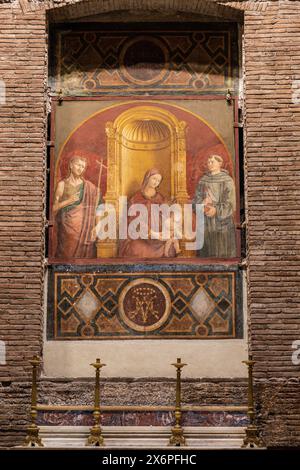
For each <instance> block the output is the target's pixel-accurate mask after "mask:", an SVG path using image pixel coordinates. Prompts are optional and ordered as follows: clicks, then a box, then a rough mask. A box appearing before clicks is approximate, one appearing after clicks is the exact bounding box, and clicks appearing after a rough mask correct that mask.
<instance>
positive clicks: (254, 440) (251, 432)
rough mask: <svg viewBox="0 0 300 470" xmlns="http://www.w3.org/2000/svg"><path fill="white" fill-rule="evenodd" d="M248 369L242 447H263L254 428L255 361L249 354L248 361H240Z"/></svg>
mask: <svg viewBox="0 0 300 470" xmlns="http://www.w3.org/2000/svg"><path fill="white" fill-rule="evenodd" d="M242 362H243V363H244V364H246V366H247V367H248V412H247V414H248V416H249V424H248V426H247V428H246V430H245V433H246V436H245V438H244V440H243V444H242V447H250V448H251V449H252V448H254V447H263V446H264V443H263V441H262V439H261V437H260V433H259V429H258V427H257V426H256V423H255V422H256V417H255V405H254V394H253V367H254V364H255V361H253V358H252V354H249V359H248V361H242Z"/></svg>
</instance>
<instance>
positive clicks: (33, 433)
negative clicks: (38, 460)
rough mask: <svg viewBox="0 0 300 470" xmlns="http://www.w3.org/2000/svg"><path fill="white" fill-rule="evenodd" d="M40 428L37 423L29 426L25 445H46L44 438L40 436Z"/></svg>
mask: <svg viewBox="0 0 300 470" xmlns="http://www.w3.org/2000/svg"><path fill="white" fill-rule="evenodd" d="M39 430H40V428H39V427H38V426H37V425H36V424H31V425H30V426H29V427H28V428H27V436H26V438H25V441H24V447H44V444H43V442H42V439H41V438H40V436H39Z"/></svg>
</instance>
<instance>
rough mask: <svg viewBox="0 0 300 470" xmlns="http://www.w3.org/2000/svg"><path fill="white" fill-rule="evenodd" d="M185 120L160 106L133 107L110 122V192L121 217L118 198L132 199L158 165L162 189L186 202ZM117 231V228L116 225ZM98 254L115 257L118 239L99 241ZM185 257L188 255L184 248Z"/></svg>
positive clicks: (108, 199)
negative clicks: (146, 174)
mask: <svg viewBox="0 0 300 470" xmlns="http://www.w3.org/2000/svg"><path fill="white" fill-rule="evenodd" d="M185 129H186V123H185V122H184V121H179V120H178V119H177V117H176V116H174V114H172V113H171V112H169V111H167V110H166V109H164V108H161V107H159V106H134V107H132V108H130V109H129V110H127V111H125V112H123V113H122V114H120V115H119V116H118V117H117V118H116V119H115V121H114V122H107V124H106V135H107V192H106V195H105V197H104V200H105V203H108V204H109V205H110V206H113V207H114V209H115V212H116V215H117V220H119V213H120V209H121V208H120V207H119V198H120V196H127V198H128V199H129V198H130V197H131V196H132V195H133V194H134V193H135V192H136V191H138V190H139V189H140V187H141V182H142V180H143V177H144V174H145V173H146V171H147V170H149V169H150V168H157V169H158V170H159V171H160V172H161V174H162V176H163V180H162V183H161V185H160V192H161V193H162V194H163V195H164V196H165V197H166V198H167V199H169V200H175V201H176V202H177V203H178V204H180V205H182V206H183V205H184V204H185V203H187V202H188V199H189V198H188V193H187V189H186V138H185ZM117 234H118V228H117ZM96 246H97V257H98V258H115V257H117V254H118V240H111V239H105V240H98V241H97V242H96ZM182 253H183V256H186V253H184V250H183V251H182Z"/></svg>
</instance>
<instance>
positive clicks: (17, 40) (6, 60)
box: [0, 0, 300, 446]
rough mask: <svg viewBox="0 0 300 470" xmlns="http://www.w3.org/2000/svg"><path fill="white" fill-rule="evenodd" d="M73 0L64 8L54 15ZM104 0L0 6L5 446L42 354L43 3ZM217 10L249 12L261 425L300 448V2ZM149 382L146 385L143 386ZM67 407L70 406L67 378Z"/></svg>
mask: <svg viewBox="0 0 300 470" xmlns="http://www.w3.org/2000/svg"><path fill="white" fill-rule="evenodd" d="M71 3H72V4H74V5H70V6H69V7H68V8H69V13H68V10H66V8H61V9H60V8H57V7H58V6H61V5H65V4H71ZM99 3H100V2H92V1H81V2H78V1H69V2H68V1H66V2H61V1H59V0H57V1H53V2H42V1H40V2H28V1H26V0H22V2H20V3H19V2H17V1H15V2H13V3H10V2H1V3H0V25H1V26H0V58H1V61H0V79H1V80H2V81H4V82H5V84H6V95H7V98H6V104H1V107H0V144H1V145H0V180H1V181H0V192H1V197H0V257H1V258H0V334H1V336H0V339H1V340H4V341H5V343H6V347H7V365H1V366H0V380H1V381H2V382H1V384H0V403H1V410H2V413H1V417H0V430H1V436H0V446H6V445H7V446H8V445H14V444H15V443H20V442H21V440H22V438H23V435H24V427H25V424H26V417H27V415H26V413H27V412H28V406H27V405H28V401H29V383H28V379H29V368H28V359H29V358H30V357H31V356H32V355H33V354H34V353H37V354H39V353H40V352H41V348H42V326H43V325H42V323H43V308H42V305H43V277H44V267H43V256H44V255H43V250H44V243H43V227H44V215H43V207H44V181H45V127H46V126H45V122H46V111H45V99H46V92H45V91H46V86H45V83H46V81H45V77H46V69H47V63H46V18H45V7H47V8H48V9H49V8H50V9H51V8H52V9H53V11H54V10H55V11H57V13H55V15H54V17H56V18H60V16H61V15H65V14H70V15H73V17H76V16H82V15H83V14H91V13H99V11H100V10H99ZM151 3H152V2H151V1H150V0H145V1H143V2H142V1H139V2H135V1H130V0H128V1H126V2H125V1H114V2H111V3H110V2H104V3H103V10H104V8H105V11H110V10H112V9H118V8H120V7H121V8H122V9H124V8H125V9H126V8H128V9H135V8H140V7H141V5H143V8H144V9H146V7H147V6H148V8H150V6H151ZM222 3H223V4H226V5H230V6H232V7H238V8H241V9H244V15H245V17H244V21H245V91H246V100H245V120H246V131H245V154H246V186H247V202H248V211H247V222H248V280H249V282H248V302H249V305H248V308H249V318H250V340H251V348H252V351H253V354H254V358H255V359H256V360H257V361H258V363H257V367H256V375H255V377H256V392H257V397H258V410H259V413H260V422H261V425H262V429H263V432H264V436H265V439H266V441H267V443H268V444H269V445H278V444H286V445H296V444H298V445H299V444H300V419H299V417H300V379H299V366H293V365H292V362H291V354H292V347H291V344H292V342H293V341H294V340H296V339H300V315H299V313H300V308H299V303H300V302H299V290H300V289H299V286H300V278H299V273H298V270H299V267H300V256H299V252H298V251H299V250H298V246H299V244H300V214H299V209H298V200H297V197H298V195H299V189H298V185H297V181H298V179H300V173H299V170H300V165H299V163H298V162H297V157H298V154H299V150H300V143H299V142H300V139H299V137H300V135H299V134H300V105H299V103H298V104H297V102H296V101H295V100H294V102H293V99H292V97H293V84H294V87H296V86H297V82H296V80H299V79H300V76H299V70H300V41H299V39H300V1H298V0H294V1H288V0H271V1H268V2H261V1H258V0H257V1H254V0H252V1H251V0H249V1H244V2H242V1H240V2H225V1H223V2H222ZM96 5H98V10H97V11H95V7H96ZM155 6H156V9H158V10H160V9H163V8H165V9H167V10H170V9H173V10H183V9H185V10H186V9H187V8H189V9H190V10H192V11H196V10H197V11H199V12H200V13H203V14H210V15H214V16H217V15H219V14H221V11H222V14H223V15H228V16H227V17H230V16H231V17H233V16H234V15H236V18H238V17H240V13H238V14H237V13H235V12H234V10H230V11H229V10H226V8H225V6H224V5H223V6H221V7H220V6H218V5H216V2H215V1H212V0H211V1H208V0H205V1H202V2H196V1H195V2H184V1H180V0H178V1H171V0H168V1H165V2H162V1H156V2H155ZM298 83H299V82H298ZM295 91H296V89H294V97H295V96H296V93H295ZM143 384H144V387H145V388H144V389H145V390H147V389H148V385H149V384H148V383H147V381H145V382H144V383H143ZM47 387H48V388H47ZM50 387H54V388H55V383H54V382H53V381H52V382H49V383H47V381H45V382H44V385H43V390H46V389H47V393H50V392H49V390H50ZM70 387H71V388H72V387H73V385H72V384H71V385H70ZM232 387H233V385H232V383H230V384H228V382H224V383H223V384H222V386H220V383H218V382H214V381H212V382H211V384H210V385H209V386H208V387H206V386H204V385H203V383H202V382H201V381H199V386H198V388H197V390H198V391H199V402H200V403H201V401H202V396H204V395H205V396H207V402H213V401H214V400H217V401H218V400H220V401H222V400H223V401H224V402H225V398H224V395H223V391H222V393H221V390H223V388H224V389H225V390H227V392H228V396H232V404H233V403H234V404H241V403H243V402H244V398H243V397H242V396H241V395H239V396H236V394H235V393H232V394H231V392H233V389H232ZM129 396H130V387H128V397H129ZM222 397H223V398H222ZM61 400H65V402H67V401H68V383H67V385H66V386H65V387H64V390H63V391H61ZM190 401H191V402H192V399H191V400H190ZM229 402H230V398H228V403H229ZM26 406H27V407H26Z"/></svg>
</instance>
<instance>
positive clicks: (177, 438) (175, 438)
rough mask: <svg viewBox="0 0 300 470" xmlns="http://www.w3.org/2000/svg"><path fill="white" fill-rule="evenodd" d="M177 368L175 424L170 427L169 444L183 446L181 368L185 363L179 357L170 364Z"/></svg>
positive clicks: (184, 443)
mask: <svg viewBox="0 0 300 470" xmlns="http://www.w3.org/2000/svg"><path fill="white" fill-rule="evenodd" d="M171 365H172V366H174V367H176V369H177V376H176V406H175V426H174V427H173V428H172V435H171V437H170V441H169V445H171V446H177V447H180V446H185V445H186V441H185V437H184V435H183V428H182V426H181V417H182V411H181V369H182V368H183V367H184V366H186V365H187V364H183V363H182V362H181V358H180V357H179V358H177V362H176V363H175V364H171Z"/></svg>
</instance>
